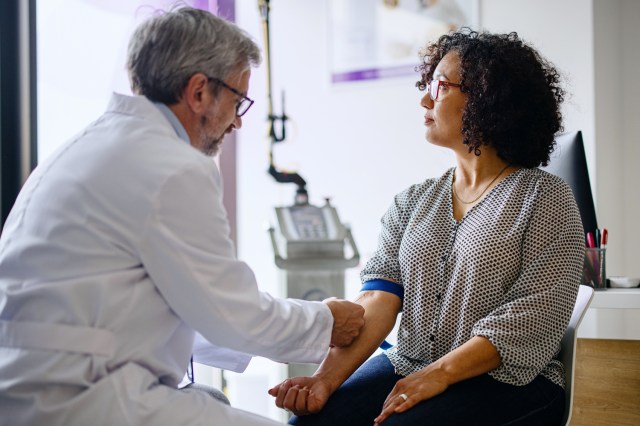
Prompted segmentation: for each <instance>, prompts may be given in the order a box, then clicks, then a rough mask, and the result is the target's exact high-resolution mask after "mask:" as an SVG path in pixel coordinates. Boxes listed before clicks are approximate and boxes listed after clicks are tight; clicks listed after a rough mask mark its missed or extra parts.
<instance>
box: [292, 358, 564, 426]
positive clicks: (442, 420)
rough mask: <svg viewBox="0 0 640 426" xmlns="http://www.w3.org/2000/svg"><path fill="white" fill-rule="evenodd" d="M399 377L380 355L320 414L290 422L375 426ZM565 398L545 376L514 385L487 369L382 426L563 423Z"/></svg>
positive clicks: (330, 425) (365, 364) (296, 423)
mask: <svg viewBox="0 0 640 426" xmlns="http://www.w3.org/2000/svg"><path fill="white" fill-rule="evenodd" d="M401 378H402V376H399V375H397V374H395V372H394V369H393V365H392V364H391V362H390V361H389V359H388V358H387V357H386V355H384V354H382V355H379V356H376V357H374V358H372V359H370V360H369V361H367V362H366V363H364V364H363V365H362V366H361V367H360V368H359V369H358V370H357V371H356V372H355V373H353V375H352V376H351V377H350V378H349V379H348V380H347V381H345V382H344V383H343V384H342V386H341V387H340V388H339V389H338V390H337V391H336V392H335V393H334V394H333V395H332V396H331V398H330V399H329V401H328V402H327V404H326V405H325V407H324V408H323V410H322V411H321V412H320V413H319V414H314V415H309V416H300V417H295V416H294V417H292V418H291V420H290V421H289V424H292V425H300V426H315V425H318V426H341V425H344V426H360V425H362V426H372V425H373V419H375V418H376V417H377V416H378V415H379V414H380V412H381V411H382V404H383V403H384V401H385V399H386V398H387V395H389V393H390V392H391V389H393V386H394V385H395V383H396V382H397V381H398V380H400V379H401ZM564 398H565V396H564V390H563V389H562V388H561V387H560V386H558V385H556V384H554V383H552V382H550V381H549V380H547V379H546V378H544V377H542V376H538V377H536V378H535V379H534V380H533V381H532V382H531V383H529V384H528V385H525V386H514V385H509V384H506V383H502V382H499V381H497V380H495V379H493V378H492V377H491V376H489V375H488V374H484V375H482V376H478V377H474V378H472V379H468V380H464V381H462V382H459V383H456V384H454V385H451V386H449V388H448V389H447V390H446V391H445V392H444V393H442V394H440V395H437V396H435V397H433V398H431V399H428V400H426V401H422V402H420V403H418V404H417V405H415V406H413V407H412V408H411V409H409V410H408V411H405V412H404V413H397V414H392V415H391V416H389V417H388V418H387V419H386V420H385V421H384V422H383V423H382V425H384V426H397V425H404V426H413V425H416V426H418V425H419V426H430V425H442V426H444V425H446V426H455V425H465V426H469V425H491V426H496V425H518V426H522V425H535V426H539V425H545V426H551V425H559V424H560V422H561V421H562V415H563V413H564V405H565V404H564Z"/></svg>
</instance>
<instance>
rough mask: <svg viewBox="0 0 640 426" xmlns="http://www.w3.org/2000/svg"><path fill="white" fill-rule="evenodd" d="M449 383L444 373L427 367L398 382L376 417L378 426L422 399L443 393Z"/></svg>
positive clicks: (375, 423) (375, 422)
mask: <svg viewBox="0 0 640 426" xmlns="http://www.w3.org/2000/svg"><path fill="white" fill-rule="evenodd" d="M448 387H449V384H448V382H447V379H446V377H445V375H444V374H443V373H441V372H440V371H437V370H433V369H430V368H429V367H426V368H424V369H422V370H420V371H417V372H415V373H413V374H410V375H408V376H407V377H405V378H404V379H400V380H398V381H397V382H396V385H395V386H394V387H393V389H392V390H391V393H389V396H387V399H386V400H385V401H384V404H383V405H382V412H381V413H380V415H378V417H376V418H375V419H374V425H375V426H377V425H379V424H380V423H382V422H384V421H385V420H386V419H387V417H389V416H390V415H392V414H394V413H402V412H404V411H407V410H408V409H410V408H411V407H413V406H414V405H416V404H418V403H419V402H420V401H424V400H426V399H429V398H433V397H434V396H436V395H439V394H441V393H442V392H444V391H445V390H447V388H448Z"/></svg>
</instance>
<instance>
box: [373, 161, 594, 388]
mask: <svg viewBox="0 0 640 426" xmlns="http://www.w3.org/2000/svg"><path fill="white" fill-rule="evenodd" d="M453 172H454V169H450V170H448V171H447V172H446V173H445V174H444V175H443V176H442V177H440V178H437V179H429V180H427V181H425V182H423V183H421V184H417V185H413V186H411V187H409V188H408V189H406V190H405V191H403V192H401V193H400V194H398V195H396V197H395V198H394V202H393V204H392V205H391V207H390V208H389V210H388V211H387V212H386V214H385V215H384V216H383V218H382V231H381V233H380V236H379V242H378V247H377V249H376V251H375V253H374V255H373V257H372V258H371V259H370V260H369V262H367V264H366V266H365V268H364V269H363V271H362V272H361V279H362V282H366V281H369V280H375V279H383V280H384V279H386V280H390V281H394V282H397V283H399V284H401V285H402V286H403V287H404V301H403V314H402V319H401V321H400V326H399V329H398V344H397V345H396V346H394V347H393V348H391V349H390V350H388V351H387V356H388V357H389V359H390V360H391V362H392V363H393V365H394V366H395V370H396V372H397V373H398V374H400V375H403V376H406V375H409V374H411V373H413V372H416V371H418V370H420V369H422V368H423V367H425V366H427V365H428V364H430V363H431V362H433V361H435V360H437V359H438V358H440V357H442V356H444V355H445V354H447V353H448V352H450V351H452V350H453V349H455V348H457V347H459V346H461V345H462V344H463V343H465V342H466V341H468V340H469V339H470V338H471V337H473V336H484V337H486V338H487V339H489V340H490V341H491V343H492V344H493V345H494V346H495V347H496V348H497V350H498V352H499V354H500V356H501V358H502V364H501V365H500V366H499V367H498V368H496V369H495V370H493V371H491V372H489V374H490V375H491V376H492V377H493V378H495V379H496V380H499V381H501V382H504V383H509V384H513V385H525V384H527V383H529V382H531V381H532V380H533V379H534V378H535V377H536V376H537V375H538V374H542V375H543V376H545V377H547V378H548V379H549V380H551V381H552V382H554V383H556V384H558V385H560V386H564V368H563V366H562V363H561V362H560V361H558V360H556V359H554V357H555V356H557V354H558V351H559V349H560V340H561V339H562V335H563V334H564V331H565V329H566V327H567V324H568V323H569V319H570V317H571V313H572V310H573V305H574V303H575V300H576V295H577V292H578V286H579V282H580V276H581V273H582V266H583V259H584V234H583V229H582V222H581V220H580V214H579V212H578V208H577V206H576V203H575V200H574V198H573V195H572V192H571V189H570V188H569V186H568V185H567V184H566V183H565V182H564V181H563V180H561V179H560V178H558V177H556V176H554V175H551V174H549V173H547V172H544V171H541V170H539V169H535V168H533V169H520V170H518V171H516V172H514V173H512V174H510V175H508V176H507V177H506V178H505V179H503V180H502V181H501V182H500V183H498V185H497V186H495V187H494V188H493V189H492V190H491V191H490V192H489V193H488V194H487V195H486V196H485V198H484V199H482V200H481V201H480V202H479V203H478V204H476V205H475V206H473V208H472V209H471V210H469V211H468V212H467V214H466V215H465V216H464V218H462V220H461V221H459V222H458V221H456V220H455V219H454V217H453V207H452V200H451V185H452V177H453Z"/></svg>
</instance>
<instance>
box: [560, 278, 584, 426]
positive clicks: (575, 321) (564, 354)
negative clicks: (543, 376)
mask: <svg viewBox="0 0 640 426" xmlns="http://www.w3.org/2000/svg"><path fill="white" fill-rule="evenodd" d="M592 298H593V288H591V287H589V286H586V285H581V286H580V288H579V289H578V297H577V298H576V304H575V306H574V308H573V314H571V320H570V321H569V325H568V326H567V331H565V333H564V336H563V337H562V342H561V343H560V355H559V357H558V359H560V361H562V364H564V369H565V378H566V385H565V407H564V419H563V421H562V423H561V424H563V425H568V424H569V421H570V420H571V412H572V410H573V407H572V406H573V379H574V371H575V368H574V366H575V360H576V337H577V330H578V326H579V325H580V322H581V321H582V318H583V317H584V314H585V313H586V312H587V308H588V307H589V304H591V299H592Z"/></svg>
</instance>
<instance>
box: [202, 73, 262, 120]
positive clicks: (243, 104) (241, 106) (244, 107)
mask: <svg viewBox="0 0 640 426" xmlns="http://www.w3.org/2000/svg"><path fill="white" fill-rule="evenodd" d="M207 78H208V79H209V81H213V82H214V83H216V84H219V85H220V86H222V87H224V88H225V89H227V90H230V91H231V92H233V93H234V94H235V95H237V96H239V97H240V100H239V101H238V103H237V104H236V115H237V116H238V117H242V116H243V115H245V114H246V113H247V111H249V108H251V105H253V102H254V100H253V99H251V98H250V97H248V96H246V95H243V94H242V92H240V91H239V90H237V89H234V88H233V87H231V86H229V85H228V84H227V83H225V82H224V81H222V80H220V79H219V78H213V77H207Z"/></svg>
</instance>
